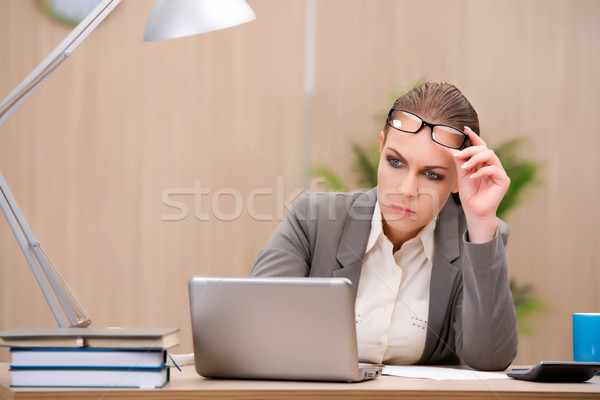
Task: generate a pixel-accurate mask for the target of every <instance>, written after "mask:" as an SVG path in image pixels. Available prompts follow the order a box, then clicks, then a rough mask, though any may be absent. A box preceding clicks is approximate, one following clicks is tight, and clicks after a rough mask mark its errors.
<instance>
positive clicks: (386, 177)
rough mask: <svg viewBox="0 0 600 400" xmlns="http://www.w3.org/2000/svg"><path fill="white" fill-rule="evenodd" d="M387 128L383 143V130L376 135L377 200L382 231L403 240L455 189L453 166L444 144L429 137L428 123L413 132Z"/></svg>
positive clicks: (426, 221) (422, 225) (392, 239)
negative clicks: (377, 151)
mask: <svg viewBox="0 0 600 400" xmlns="http://www.w3.org/2000/svg"><path fill="white" fill-rule="evenodd" d="M387 129H388V134H387V139H386V140H385V144H384V143H383V142H384V140H383V139H384V133H383V132H381V135H380V139H381V145H380V153H381V155H380V158H379V168H378V170H377V181H378V183H377V200H378V202H379V207H380V208H381V213H382V215H383V229H384V232H385V234H386V235H387V236H388V238H390V240H391V241H392V242H394V243H398V242H401V243H403V242H405V241H407V240H409V239H411V238H413V237H415V236H416V235H417V234H418V233H419V231H420V230H421V229H422V228H423V227H424V226H426V225H427V224H428V223H429V222H431V220H432V219H433V218H434V217H435V216H436V215H437V214H438V213H439V212H440V211H441V209H442V207H443V206H444V204H445V203H446V200H447V199H448V196H449V195H450V193H451V192H453V191H454V192H456V191H457V189H458V185H457V174H456V166H455V163H454V160H453V159H452V155H451V154H450V153H449V152H448V151H447V150H446V148H444V147H442V146H440V145H439V144H437V143H434V142H433V140H431V132H430V129H429V128H428V127H424V128H423V129H421V130H420V131H419V132H418V133H416V134H412V133H404V132H399V131H395V130H394V129H390V128H389V127H388V128H387Z"/></svg>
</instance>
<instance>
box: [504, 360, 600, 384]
mask: <svg viewBox="0 0 600 400" xmlns="http://www.w3.org/2000/svg"><path fill="white" fill-rule="evenodd" d="M598 371H600V362H578V361H542V362H540V363H539V364H537V365H534V366H533V367H531V368H514V369H512V370H510V371H508V372H507V373H506V375H508V376H510V377H511V378H515V379H521V380H525V381H535V382H584V381H587V380H589V379H592V377H593V376H594V375H596V374H597V373H598Z"/></svg>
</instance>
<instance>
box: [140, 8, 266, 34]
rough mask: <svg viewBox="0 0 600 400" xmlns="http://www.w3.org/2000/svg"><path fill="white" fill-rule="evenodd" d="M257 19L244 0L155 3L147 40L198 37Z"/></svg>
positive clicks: (147, 31)
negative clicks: (198, 35) (201, 34)
mask: <svg viewBox="0 0 600 400" xmlns="http://www.w3.org/2000/svg"><path fill="white" fill-rule="evenodd" d="M254 19H256V16H255V15H254V12H253V11H252V9H251V8H250V6H249V5H248V4H247V3H246V2H245V1H244V0H156V2H155V3H154V6H153V7H152V10H150V15H149V16H148V20H147V21H146V28H145V30H144V41H146V42H152V41H156V40H163V39H174V38H179V37H184V36H191V35H196V34H199V33H204V32H210V31H216V30H218V29H224V28H229V27H231V26H235V25H239V24H243V23H246V22H250V21H252V20H254Z"/></svg>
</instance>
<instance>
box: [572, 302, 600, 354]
mask: <svg viewBox="0 0 600 400" xmlns="http://www.w3.org/2000/svg"><path fill="white" fill-rule="evenodd" d="M573 360H574V361H588V362H600V313H576V314H573Z"/></svg>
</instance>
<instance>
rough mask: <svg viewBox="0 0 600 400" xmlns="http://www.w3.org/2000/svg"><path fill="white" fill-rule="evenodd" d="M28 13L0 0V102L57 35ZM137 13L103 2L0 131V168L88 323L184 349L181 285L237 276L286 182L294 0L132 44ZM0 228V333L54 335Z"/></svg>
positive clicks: (140, 18) (291, 152) (187, 338)
mask: <svg viewBox="0 0 600 400" xmlns="http://www.w3.org/2000/svg"><path fill="white" fill-rule="evenodd" d="M38 3H39V2H37V1H30V0H27V1H18V2H16V1H5V0H2V1H0V18H1V20H0V46H2V47H1V50H0V51H1V52H2V54H3V56H2V62H1V63H0V76H1V79H0V92H1V93H3V94H8V93H9V92H10V91H11V90H12V88H13V87H14V86H16V85H17V84H18V83H19V82H20V81H21V80H22V79H23V78H24V77H25V76H26V75H27V74H28V73H29V71H30V70H31V69H33V67H35V65H37V63H38V62H39V61H40V60H41V59H42V58H43V57H44V56H45V55H46V54H47V53H49V52H50V50H52V48H53V47H54V46H55V45H56V44H58V42H59V41H60V40H61V39H62V38H63V37H64V36H65V35H66V34H67V33H68V32H69V28H66V27H63V26H61V25H59V24H57V23H55V22H53V21H51V20H50V19H49V18H47V17H46V16H45V15H44V14H43V13H42V12H41V9H40V8H39V6H38ZM151 5H152V2H151V1H133V2H132V1H125V2H123V3H122V4H121V5H119V6H118V8H117V9H116V10H115V12H114V13H113V14H112V15H110V16H109V18H108V19H107V20H106V21H105V22H104V23H103V24H102V25H101V26H100V27H99V28H98V29H97V30H96V31H94V32H93V33H92V34H91V35H90V36H89V37H88V38H87V40H86V41H85V42H84V43H83V44H82V45H81V46H80V47H79V48H78V49H77V50H76V51H75V52H74V54H73V56H72V57H71V59H69V60H68V61H66V62H65V64H64V65H62V66H61V68H60V69H59V70H57V71H56V72H55V73H54V74H53V75H52V76H51V77H50V78H49V79H48V81H47V82H45V84H44V85H43V86H42V87H41V88H40V89H39V90H38V91H37V92H36V93H34V95H33V96H32V97H31V98H30V99H29V100H28V101H27V102H26V103H25V104H24V105H23V106H22V107H21V108H20V109H19V110H18V111H17V112H16V113H15V114H14V115H13V116H12V117H11V118H10V119H9V120H8V121H7V122H6V123H5V124H4V125H3V126H2V127H1V130H2V133H1V135H0V170H1V171H2V173H3V174H4V176H5V178H6V180H7V181H8V183H9V185H10V187H11V189H12V191H13V192H14V195H15V196H16V198H17V199H18V202H19V204H20V206H21V208H22V209H23V212H24V213H25V215H26V216H27V218H28V221H29V224H30V225H31V227H32V229H33V231H34V232H35V234H36V236H37V238H38V239H39V240H40V241H41V242H42V243H43V244H44V245H45V247H46V249H47V250H48V252H49V253H50V255H51V256H52V257H53V259H54V261H55V263H56V264H57V265H58V266H59V268H60V270H61V272H62V273H63V275H64V276H65V278H66V279H67V281H68V282H69V283H70V284H71V286H72V288H73V290H74V291H75V293H76V294H77V295H78V297H79V299H80V300H81V302H82V303H83V304H84V305H85V306H86V308H87V310H88V312H89V314H90V315H91V317H92V319H93V321H94V322H93V326H96V327H102V326H129V327H131V326H133V327H136V326H148V327H152V326H163V327H170V326H175V327H179V328H181V329H182V332H181V333H182V335H181V337H182V345H181V346H180V347H179V348H178V349H176V351H180V352H190V351H191V334H190V327H189V314H188V307H189V306H188V297H187V296H188V294H187V280H188V279H189V277H190V276H192V275H194V274H198V275H200V274H206V275H246V274H247V273H248V271H249V269H250V267H251V266H252V264H253V262H254V259H255V257H256V253H257V252H258V250H259V249H260V248H261V247H262V246H264V243H265V242H266V240H267V239H268V237H269V236H270V234H271V232H272V231H273V229H274V228H275V226H276V225H277V215H274V214H273V210H277V209H278V208H281V209H282V210H283V207H282V206H281V207H278V204H282V203H283V201H284V200H285V199H286V198H287V197H288V196H289V195H290V194H291V193H292V192H294V190H295V189H297V188H302V182H303V172H302V154H301V152H299V151H298V149H301V146H302V136H301V135H302V118H303V114H302V112H301V110H302V104H303V98H302V88H303V86H302V74H303V71H302V65H303V60H302V57H303V53H302V52H301V51H297V49H301V48H302V45H303V38H304V36H303V30H304V25H303V19H302V15H303V13H304V3H303V2H301V1H286V2H285V3H284V2H277V3H273V2H265V1H262V2H261V1H258V2H255V3H253V4H252V7H253V8H254V10H255V12H256V14H257V15H258V16H259V19H258V21H255V22H253V23H250V24H246V25H243V26H239V27H235V28H232V29H228V30H223V31H218V32H212V33H208V34H205V35H200V36H195V37H191V38H182V39H178V40H172V41H166V42H157V43H150V44H145V43H143V42H142V41H141V39H140V38H141V35H142V32H143V28H144V23H145V18H146V15H147V14H148V12H149V10H150V7H151ZM257 189H259V190H262V191H261V192H260V193H262V195H259V196H256V198H255V200H256V201H255V202H254V203H251V202H249V198H251V195H252V193H253V192H254V191H255V190H257ZM201 190H203V191H208V193H204V192H202V195H200V194H201V193H200V191H201ZM269 191H270V192H271V193H270V194H268V192H269ZM278 191H279V193H278ZM165 193H167V194H169V196H170V197H169V200H170V202H171V203H170V204H173V202H177V203H179V204H183V205H185V207H187V212H188V213H187V216H185V217H182V218H180V220H175V221H172V220H165V219H173V218H174V217H177V214H180V213H181V211H180V210H179V209H177V208H174V207H172V206H168V205H167V204H165V203H164V202H163V196H164V195H165ZM194 193H196V194H195V195H194ZM234 196H237V197H234ZM236 199H238V200H239V201H237V202H236V201H234V200H236ZM236 206H237V207H241V209H240V210H239V212H238V209H237V208H236ZM178 207H180V206H178ZM238 214H239V216H238ZM253 214H259V217H260V218H259V220H257V219H255V218H253V217H252V215H253ZM281 214H283V211H282V212H281ZM165 216H166V218H165ZM1 221H2V222H0V266H1V267H0V274H1V275H0V276H1V278H0V279H1V282H2V289H1V290H0V293H1V295H0V296H1V300H0V307H1V313H0V314H1V316H2V318H1V321H0V329H8V328H12V327H17V326H54V325H55V323H54V321H53V320H52V317H51V316H50V313H49V310H48V309H47V307H46V305H45V303H44V300H43V299H42V297H41V295H40V294H38V292H39V289H37V287H36V286H35V283H34V281H33V279H32V276H31V273H30V272H29V270H28V267H27V265H26V263H25V261H24V258H23V256H22V255H21V254H20V250H19V249H18V246H17V244H16V242H15V240H14V238H13V237H12V235H11V233H10V230H9V228H8V225H7V224H6V223H5V222H3V221H4V219H1ZM4 356H6V354H4Z"/></svg>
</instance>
